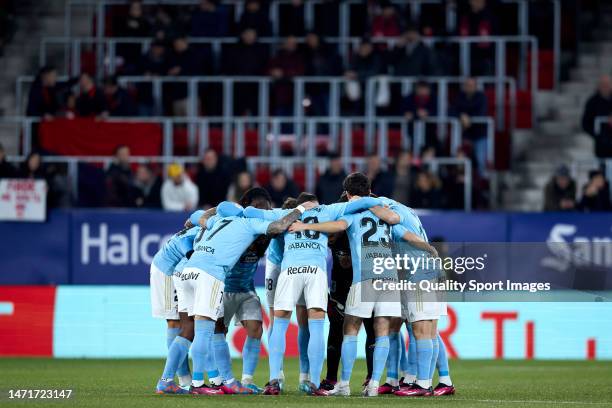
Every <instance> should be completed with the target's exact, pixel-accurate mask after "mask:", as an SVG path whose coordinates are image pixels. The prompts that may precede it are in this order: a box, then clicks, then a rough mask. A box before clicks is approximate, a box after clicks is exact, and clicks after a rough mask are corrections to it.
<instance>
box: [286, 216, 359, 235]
mask: <svg viewBox="0 0 612 408" xmlns="http://www.w3.org/2000/svg"><path fill="white" fill-rule="evenodd" d="M348 226H349V224H348V223H347V222H346V221H345V220H344V219H340V220H338V221H327V222H321V223H303V222H300V221H298V222H295V223H293V224H292V225H291V227H289V232H298V231H304V230H310V231H318V232H323V233H325V234H333V233H336V232H342V231H344V230H346V229H347V228H348Z"/></svg>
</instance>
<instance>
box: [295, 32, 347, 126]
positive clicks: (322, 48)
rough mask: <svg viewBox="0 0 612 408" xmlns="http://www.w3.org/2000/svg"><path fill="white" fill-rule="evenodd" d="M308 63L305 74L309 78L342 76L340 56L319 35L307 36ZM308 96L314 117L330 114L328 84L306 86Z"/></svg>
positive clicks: (305, 52)
mask: <svg viewBox="0 0 612 408" xmlns="http://www.w3.org/2000/svg"><path fill="white" fill-rule="evenodd" d="M304 59H305V61H306V70H305V74H306V75H308V76H339V75H342V71H343V69H342V60H341V59H340V56H339V55H338V54H337V53H336V52H335V51H334V50H333V49H332V48H331V47H328V46H327V44H326V43H325V42H324V41H323V39H321V38H320V37H319V35H318V34H317V33H314V32H310V33H308V34H307V35H306V44H305V47H304ZM306 94H307V95H308V97H309V99H310V113H311V114H312V115H313V116H325V115H327V113H328V112H329V87H328V86H327V85H326V84H320V83H314V84H307V85H306Z"/></svg>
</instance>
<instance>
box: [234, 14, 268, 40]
mask: <svg viewBox="0 0 612 408" xmlns="http://www.w3.org/2000/svg"><path fill="white" fill-rule="evenodd" d="M270 27H271V24H270V20H269V19H268V15H267V13H266V11H265V10H264V9H260V10H259V11H257V12H256V13H252V12H249V10H245V11H244V13H242V16H241V17H240V22H239V23H238V28H239V30H238V31H240V32H242V31H244V30H245V29H247V28H252V29H254V30H255V31H257V35H259V36H260V37H268V36H270V34H271V30H270Z"/></svg>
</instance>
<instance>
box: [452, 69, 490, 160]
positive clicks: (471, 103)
mask: <svg viewBox="0 0 612 408" xmlns="http://www.w3.org/2000/svg"><path fill="white" fill-rule="evenodd" d="M451 114H452V115H453V116H455V117H457V118H459V121H460V122H461V127H462V129H463V139H464V140H467V141H469V142H471V144H472V146H473V150H474V155H475V156H476V161H477V165H478V170H480V171H481V172H484V171H485V170H486V168H487V167H486V166H487V129H486V125H484V124H474V123H472V120H471V118H472V117H475V116H487V97H486V96H485V94H484V92H482V91H479V90H478V85H477V84H476V80H475V79H474V78H468V79H466V80H465V82H464V83H463V87H462V90H461V92H460V93H459V95H458V97H457V99H456V100H455V103H454V104H453V106H452V107H451Z"/></svg>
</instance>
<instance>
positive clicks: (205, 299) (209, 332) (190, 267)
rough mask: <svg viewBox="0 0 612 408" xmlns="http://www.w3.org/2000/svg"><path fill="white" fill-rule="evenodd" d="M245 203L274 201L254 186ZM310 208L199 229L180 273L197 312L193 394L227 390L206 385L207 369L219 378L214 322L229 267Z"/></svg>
mask: <svg viewBox="0 0 612 408" xmlns="http://www.w3.org/2000/svg"><path fill="white" fill-rule="evenodd" d="M241 201H242V200H241ZM244 202H245V203H248V204H249V205H251V206H253V207H256V208H260V209H266V210H267V209H270V207H271V202H272V200H271V198H270V195H269V194H268V192H267V191H266V190H264V189H262V188H252V189H250V190H248V191H247V192H246V193H245V197H244ZM310 207H311V206H309V205H308V203H304V205H301V206H298V208H297V209H296V210H294V211H292V212H291V213H289V214H287V215H286V216H284V217H283V218H281V219H280V220H278V221H274V222H271V221H265V220H262V219H256V218H243V217H239V216H231V217H222V218H219V219H218V220H216V222H214V224H213V225H212V226H211V227H210V228H209V229H206V230H205V231H203V233H200V234H198V236H197V237H196V239H195V240H194V251H195V252H194V254H193V255H192V257H191V259H190V260H189V261H188V262H187V265H186V266H185V269H184V270H183V273H182V274H181V279H184V280H185V281H186V285H185V287H184V289H185V290H184V293H183V296H184V298H185V301H186V304H187V308H188V310H189V314H190V315H195V336H194V340H193V344H192V347H191V350H192V358H193V380H192V387H191V393H192V394H201V395H217V394H220V393H223V391H221V390H219V389H215V388H212V387H210V386H208V385H206V384H204V373H205V372H206V373H207V375H208V378H209V381H211V382H216V381H218V379H219V377H220V374H219V371H218V370H217V369H216V367H215V362H214V353H213V352H212V339H213V334H214V330H215V321H216V320H217V318H218V317H219V315H220V312H221V307H222V305H223V303H222V300H223V292H224V282H225V276H226V273H227V271H229V270H231V269H232V268H233V267H234V265H235V264H236V263H237V262H238V260H239V259H240V257H241V256H242V254H243V253H244V251H245V250H246V249H247V248H248V247H249V246H250V245H251V244H252V243H253V241H255V240H256V239H257V238H258V237H259V236H260V235H269V236H275V235H278V234H280V233H283V232H285V231H286V230H287V228H288V227H289V225H291V224H292V223H293V222H294V221H295V220H297V219H298V218H299V217H300V216H301V214H302V213H303V212H304V211H306V210H307V209H308V208H310Z"/></svg>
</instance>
